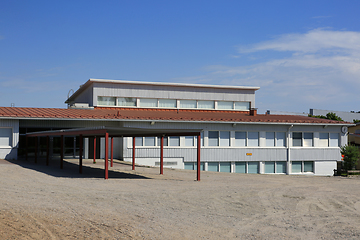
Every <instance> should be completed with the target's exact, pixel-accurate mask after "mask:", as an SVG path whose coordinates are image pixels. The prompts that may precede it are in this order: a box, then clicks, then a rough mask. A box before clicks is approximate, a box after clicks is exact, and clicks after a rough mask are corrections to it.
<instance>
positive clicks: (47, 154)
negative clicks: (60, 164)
mask: <svg viewBox="0 0 360 240" xmlns="http://www.w3.org/2000/svg"><path fill="white" fill-rule="evenodd" d="M49 157H50V137H49V136H46V166H49Z"/></svg>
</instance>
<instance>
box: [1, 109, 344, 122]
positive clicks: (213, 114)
mask: <svg viewBox="0 0 360 240" xmlns="http://www.w3.org/2000/svg"><path fill="white" fill-rule="evenodd" d="M4 117H6V118H44V119H46V118H51V119H53V118H58V119H60V118H61V119H84V120H85V119H99V120H104V119H122V120H126V119H128V120H152V121H155V120H168V121H205V122H263V123H264V122H268V123H318V124H337V123H344V124H350V123H348V122H339V121H332V120H328V119H320V118H311V117H305V116H298V115H266V114H258V115H256V116H251V115H249V113H248V112H238V111H219V110H182V109H180V110H177V109H144V108H95V109H65V108H20V107H0V118H4Z"/></svg>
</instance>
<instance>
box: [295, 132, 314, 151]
mask: <svg viewBox="0 0 360 240" xmlns="http://www.w3.org/2000/svg"><path fill="white" fill-rule="evenodd" d="M294 133H301V146H294ZM305 133H312V141H311V142H312V146H304V141H305V138H304V134H305ZM314 135H315V134H314V132H300V131H296V132H291V147H292V148H313V147H314Z"/></svg>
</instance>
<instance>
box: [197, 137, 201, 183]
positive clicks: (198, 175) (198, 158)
mask: <svg viewBox="0 0 360 240" xmlns="http://www.w3.org/2000/svg"><path fill="white" fill-rule="evenodd" d="M200 149H201V135H200V133H199V135H198V136H197V176H196V180H197V181H200V167H201V166H200Z"/></svg>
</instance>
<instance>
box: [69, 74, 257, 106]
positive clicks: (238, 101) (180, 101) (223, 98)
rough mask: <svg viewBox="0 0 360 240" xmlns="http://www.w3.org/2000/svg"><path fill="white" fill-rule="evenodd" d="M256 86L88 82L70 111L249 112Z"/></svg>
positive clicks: (70, 102)
mask: <svg viewBox="0 0 360 240" xmlns="http://www.w3.org/2000/svg"><path fill="white" fill-rule="evenodd" d="M258 89H259V87H240V86H223V85H202V84H183V83H162V82H140V81H124V80H105V79H89V80H88V81H87V82H86V83H85V84H83V85H81V86H80V88H79V89H78V90H77V91H76V92H75V93H74V94H73V95H72V96H70V97H69V98H68V99H67V100H66V101H65V103H67V104H68V106H69V108H86V107H94V108H103V107H111V108H119V107H121V108H124V107H125V108H162V109H192V110H196V109H197V110H229V111H250V109H252V108H255V91H256V90H258Z"/></svg>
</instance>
